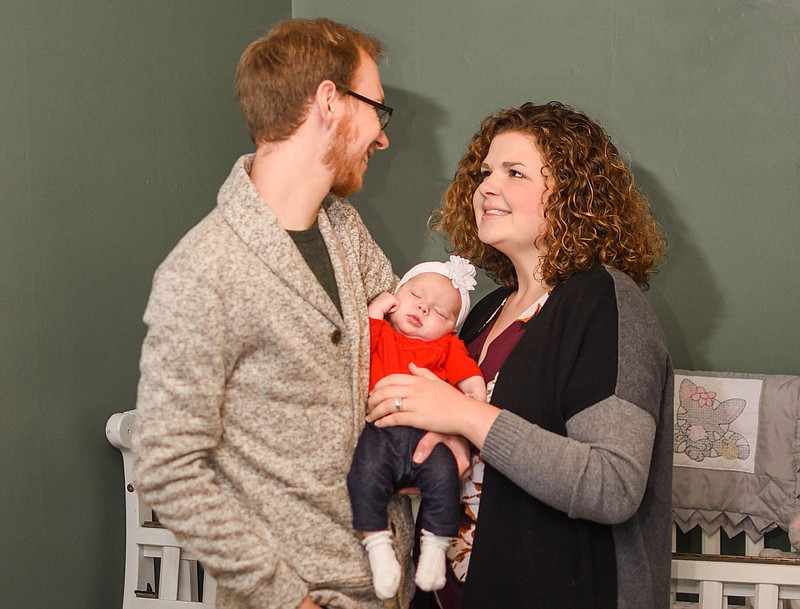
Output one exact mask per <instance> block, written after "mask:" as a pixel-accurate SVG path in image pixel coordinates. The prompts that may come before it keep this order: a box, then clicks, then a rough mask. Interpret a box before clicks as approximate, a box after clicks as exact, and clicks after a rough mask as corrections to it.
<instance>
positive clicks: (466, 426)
mask: <svg viewBox="0 0 800 609" xmlns="http://www.w3.org/2000/svg"><path fill="white" fill-rule="evenodd" d="M408 369H409V372H410V373H411V374H392V375H390V376H387V377H385V378H383V379H381V380H380V381H378V382H377V383H376V384H375V387H374V388H373V390H372V393H371V394H370V396H369V401H368V403H367V409H368V411H369V414H368V415H367V421H369V422H371V423H375V426H376V427H392V426H396V425H407V426H409V427H416V428H417V429H425V430H427V431H435V432H439V433H442V434H449V435H454V436H464V437H465V438H467V440H469V441H470V442H472V443H473V444H474V445H475V446H477V447H478V448H479V449H480V448H481V447H482V446H483V441H484V439H485V438H486V434H487V433H488V432H489V428H490V427H491V426H492V423H494V420H495V419H496V418H497V415H498V414H500V409H499V408H496V407H495V406H492V405H491V404H487V403H486V402H480V401H478V400H474V399H472V398H469V397H467V396H465V395H464V394H463V393H461V392H460V391H459V390H458V389H456V388H455V387H453V386H452V385H450V384H448V383H446V382H445V381H442V380H441V379H439V378H437V377H436V375H434V374H433V373H432V372H431V371H430V370H427V369H425V368H420V367H419V366H416V365H414V364H410V365H409V367H408ZM396 398H399V399H397V400H396ZM396 402H397V403H399V405H400V406H399V407H398V406H397V405H396ZM423 448H424V446H423ZM460 469H461V464H459V470H460Z"/></svg>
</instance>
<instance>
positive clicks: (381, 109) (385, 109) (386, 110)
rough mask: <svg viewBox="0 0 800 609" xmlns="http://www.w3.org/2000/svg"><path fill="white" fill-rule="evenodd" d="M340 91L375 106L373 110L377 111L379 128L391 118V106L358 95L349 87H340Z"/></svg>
mask: <svg viewBox="0 0 800 609" xmlns="http://www.w3.org/2000/svg"><path fill="white" fill-rule="evenodd" d="M342 91H344V92H345V93H347V94H348V95H350V96H352V97H355V98H356V99H359V100H361V101H362V102H364V103H365V104H369V105H370V106H372V107H373V108H375V112H377V113H378V122H380V124H381V130H383V129H386V125H388V124H389V120H390V119H391V118H392V112H394V109H393V108H390V107H389V106H387V105H385V104H381V103H379V102H376V101H375V100H374V99H370V98H369V97H364V96H363V95H360V94H358V93H356V92H355V91H351V90H350V89H346V88H342Z"/></svg>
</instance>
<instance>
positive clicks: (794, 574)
mask: <svg viewBox="0 0 800 609" xmlns="http://www.w3.org/2000/svg"><path fill="white" fill-rule="evenodd" d="M702 535H703V540H702V553H700V554H678V553H673V558H672V603H673V607H674V608H675V609H685V608H689V607H697V608H698V609H723V608H727V607H729V605H728V601H729V598H730V597H742V598H744V599H745V603H746V605H745V606H746V607H752V608H754V609H778V608H782V609H790V608H791V609H800V559H788V558H759V557H758V554H759V552H760V551H761V550H762V549H763V545H764V542H763V539H762V540H761V541H760V542H757V543H753V542H751V541H750V540H749V539H748V538H747V536H745V538H746V555H745V556H731V555H727V556H723V555H720V533H719V531H717V532H716V533H714V534H711V535H709V534H706V533H705V532H703V533H702ZM672 549H673V552H674V550H675V532H674V531H673V543H672ZM678 593H688V594H691V595H697V596H698V598H697V600H696V601H688V602H687V601H677V600H676V596H677V594H678ZM741 606H742V605H736V606H735V607H741ZM731 607H734V606H733V605H731Z"/></svg>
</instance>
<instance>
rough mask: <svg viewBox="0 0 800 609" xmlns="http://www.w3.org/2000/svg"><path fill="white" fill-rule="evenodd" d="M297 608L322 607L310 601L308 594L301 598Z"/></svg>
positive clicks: (310, 608) (314, 608)
mask: <svg viewBox="0 0 800 609" xmlns="http://www.w3.org/2000/svg"><path fill="white" fill-rule="evenodd" d="M297 609H322V607H320V606H319V605H317V604H316V603H315V602H314V601H312V600H311V597H310V596H307V597H305V598H304V599H303V602H302V603H300V604H299V605H297Z"/></svg>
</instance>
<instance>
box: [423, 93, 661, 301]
mask: <svg viewBox="0 0 800 609" xmlns="http://www.w3.org/2000/svg"><path fill="white" fill-rule="evenodd" d="M502 133H520V134H522V135H527V136H529V137H530V138H531V140H532V141H533V142H534V144H535V145H536V148H537V150H538V151H539V153H540V154H541V155H542V161H543V163H544V167H543V168H542V175H543V176H545V179H546V182H545V183H546V184H547V185H548V187H549V191H548V195H547V202H546V203H545V208H544V219H545V226H544V230H543V234H542V235H540V236H539V238H538V241H537V244H538V247H539V250H540V252H541V253H542V255H541V267H540V269H539V271H538V275H537V277H538V278H539V279H541V280H543V281H544V282H545V283H546V284H548V285H551V286H553V285H555V284H557V283H558V282H560V281H563V280H565V279H567V278H569V277H570V276H571V275H573V274H574V273H575V272H577V271H581V270H588V269H589V268H590V267H591V266H592V265H593V264H595V263H596V262H600V263H602V264H604V265H607V266H611V267H615V268H617V269H619V270H621V271H623V272H624V273H626V274H627V275H629V276H630V277H631V278H632V279H633V280H634V281H635V282H636V283H637V284H638V285H639V286H641V287H642V288H644V289H646V288H647V287H648V279H649V277H650V273H651V272H652V271H653V268H654V266H655V265H656V263H657V262H658V260H659V259H660V258H661V256H662V255H663V253H664V248H665V242H664V239H663V237H662V236H661V233H660V230H659V228H658V225H657V223H656V221H655V219H654V218H653V215H652V213H651V211H650V206H649V204H648V203H647V200H646V199H645V197H644V195H643V194H642V193H641V192H640V191H639V190H638V189H637V188H636V187H635V186H634V184H633V174H632V173H631V171H630V169H629V168H628V167H627V166H626V165H625V164H624V163H623V162H622V161H621V160H620V158H619V153H618V152H617V148H616V147H615V146H614V144H613V143H611V140H610V139H609V137H608V134H607V133H606V132H605V130H604V129H603V128H602V127H601V126H600V125H599V124H598V123H597V122H596V121H594V120H592V119H591V118H589V117H588V116H586V115H585V114H582V113H581V112H578V111H576V110H574V109H572V108H570V107H569V106H565V105H563V104H561V103H559V102H550V103H548V104H544V105H538V106H537V105H534V104H532V103H530V102H528V103H526V104H523V105H522V106H520V107H519V108H509V109H506V110H503V111H501V112H499V113H498V114H495V115H493V116H489V117H488V118H486V119H485V120H484V121H483V123H482V124H481V127H480V129H479V130H478V132H477V133H476V134H475V135H474V136H473V137H472V139H471V140H470V142H469V143H468V145H467V152H466V153H465V154H464V156H463V158H462V159H461V161H460V163H459V165H458V169H457V171H456V175H455V178H454V179H453V182H452V183H451V185H450V186H449V187H448V189H447V191H446V192H445V194H444V199H443V202H442V207H441V208H440V209H438V210H435V211H434V212H433V214H432V215H431V218H430V220H429V225H430V227H431V229H432V230H434V231H437V232H439V233H441V234H443V235H444V236H445V237H446V238H447V240H448V241H449V242H450V247H449V249H450V250H451V251H452V252H453V253H456V254H458V255H460V256H464V257H465V258H467V259H468V260H470V261H471V262H472V263H473V264H474V265H475V266H477V267H480V268H482V269H484V270H485V271H486V273H487V275H489V277H491V278H492V279H493V280H494V281H496V282H497V283H499V284H500V285H504V286H516V285H517V277H516V274H515V270H514V266H513V265H512V264H511V261H510V260H509V258H508V257H507V256H506V255H505V254H503V253H502V252H500V251H498V250H497V249H495V248H493V247H491V246H489V245H486V244H484V243H482V242H481V241H480V239H478V226H477V224H476V221H475V212H474V210H473V206H472V197H473V195H474V193H475V191H476V190H477V188H478V186H480V184H481V182H482V180H483V176H482V173H481V163H483V160H484V159H485V158H486V155H487V153H488V151H489V145H490V144H491V142H492V140H493V139H494V138H495V137H496V136H497V135H500V134H502Z"/></svg>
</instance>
